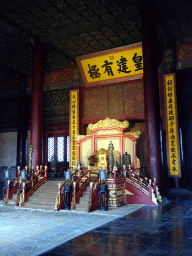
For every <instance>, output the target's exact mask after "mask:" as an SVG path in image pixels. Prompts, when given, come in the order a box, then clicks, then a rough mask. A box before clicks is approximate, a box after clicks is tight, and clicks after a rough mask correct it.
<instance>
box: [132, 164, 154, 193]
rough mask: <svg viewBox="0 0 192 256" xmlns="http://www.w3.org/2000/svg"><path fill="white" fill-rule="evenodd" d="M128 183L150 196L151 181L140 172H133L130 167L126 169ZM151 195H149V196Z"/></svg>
mask: <svg viewBox="0 0 192 256" xmlns="http://www.w3.org/2000/svg"><path fill="white" fill-rule="evenodd" d="M127 174H128V177H127V179H129V181H130V183H131V184H132V185H133V186H135V187H137V188H138V189H140V190H141V191H142V192H143V193H145V194H146V195H148V196H150V195H151V193H152V192H151V182H150V180H149V179H148V178H147V177H145V176H144V175H142V174H139V173H136V172H134V170H133V171H132V170H131V169H129V170H128V171H127ZM150 197H151V196H150Z"/></svg>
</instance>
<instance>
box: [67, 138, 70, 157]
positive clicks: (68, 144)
mask: <svg viewBox="0 0 192 256" xmlns="http://www.w3.org/2000/svg"><path fill="white" fill-rule="evenodd" d="M69 146H70V138H69V136H67V162H69Z"/></svg>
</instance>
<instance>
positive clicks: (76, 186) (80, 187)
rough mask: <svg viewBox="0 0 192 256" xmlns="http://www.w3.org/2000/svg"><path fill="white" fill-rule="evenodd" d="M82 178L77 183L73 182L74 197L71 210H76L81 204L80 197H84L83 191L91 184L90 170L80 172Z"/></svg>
mask: <svg viewBox="0 0 192 256" xmlns="http://www.w3.org/2000/svg"><path fill="white" fill-rule="evenodd" d="M79 172H80V174H82V173H83V175H82V176H80V177H78V179H77V181H74V182H73V196H72V202H71V210H74V209H75V208H76V204H78V203H79V199H80V197H81V196H82V195H83V191H84V190H85V189H86V187H87V185H88V184H89V182H90V179H91V176H90V170H83V171H82V170H80V171H79Z"/></svg>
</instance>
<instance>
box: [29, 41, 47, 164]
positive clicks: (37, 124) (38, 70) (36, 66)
mask: <svg viewBox="0 0 192 256" xmlns="http://www.w3.org/2000/svg"><path fill="white" fill-rule="evenodd" d="M43 87H44V70H43V45H42V44H41V43H39V42H37V43H35V44H34V49H33V74H32V102H31V144H32V146H33V149H34V152H33V166H34V168H36V166H37V165H41V164H42V139H43Z"/></svg>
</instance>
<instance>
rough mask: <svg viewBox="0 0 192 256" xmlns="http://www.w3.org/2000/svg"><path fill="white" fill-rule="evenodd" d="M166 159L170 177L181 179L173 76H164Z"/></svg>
mask: <svg viewBox="0 0 192 256" xmlns="http://www.w3.org/2000/svg"><path fill="white" fill-rule="evenodd" d="M164 87H165V106H166V117H165V119H166V132H167V159H168V169H169V176H170V177H179V178H180V177H181V164H180V147H179V133H178V119H177V100H176V88H175V74H168V75H165V76H164Z"/></svg>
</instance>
